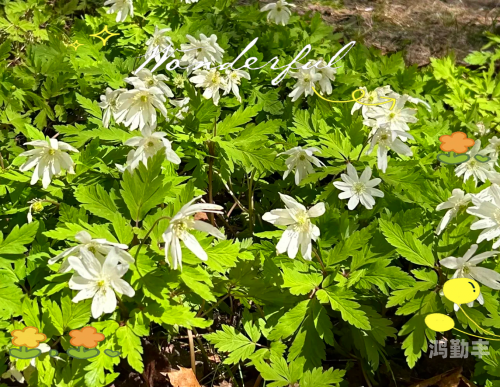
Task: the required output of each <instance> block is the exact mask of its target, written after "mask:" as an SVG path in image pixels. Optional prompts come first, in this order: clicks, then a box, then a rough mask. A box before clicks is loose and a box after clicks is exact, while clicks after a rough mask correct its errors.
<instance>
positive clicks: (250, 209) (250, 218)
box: [248, 169, 255, 236]
mask: <svg viewBox="0 0 500 387" xmlns="http://www.w3.org/2000/svg"><path fill="white" fill-rule="evenodd" d="M254 174H255V169H254V170H253V171H252V173H251V174H250V179H248V222H249V231H250V236H252V235H253V226H254V224H253V215H254V214H253V213H254V207H253V190H252V189H253V177H254Z"/></svg>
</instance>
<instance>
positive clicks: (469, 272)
mask: <svg viewBox="0 0 500 387" xmlns="http://www.w3.org/2000/svg"><path fill="white" fill-rule="evenodd" d="M477 248H478V246H477V245H476V244H474V245H472V246H471V247H470V248H469V250H467V252H466V253H465V254H464V256H463V257H461V258H455V257H448V258H444V259H442V260H441V261H439V264H440V265H441V266H444V267H446V268H448V269H452V270H456V271H455V274H453V278H470V279H473V280H475V281H477V282H479V283H481V284H483V285H485V286H488V287H489V288H491V289H496V290H499V289H500V273H497V272H496V271H494V270H491V269H486V268H485V267H478V266H477V265H478V264H479V263H481V262H483V261H484V260H485V259H487V258H490V257H493V256H494V255H496V254H498V253H499V252H498V251H486V252H484V253H481V254H478V255H476V256H474V254H475V252H476V251H477ZM480 297H481V298H482V295H480ZM478 301H479V303H482V302H484V299H483V300H479V299H478ZM481 301H482V302H481ZM457 309H458V308H457Z"/></svg>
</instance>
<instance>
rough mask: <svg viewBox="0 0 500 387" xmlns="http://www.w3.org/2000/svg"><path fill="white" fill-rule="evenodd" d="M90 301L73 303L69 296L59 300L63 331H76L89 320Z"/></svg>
mask: <svg viewBox="0 0 500 387" xmlns="http://www.w3.org/2000/svg"><path fill="white" fill-rule="evenodd" d="M91 304H92V300H85V301H80V302H78V303H76V304H75V303H74V302H72V301H71V298H70V297H69V296H67V295H66V296H64V297H62V298H61V310H62V315H63V331H64V332H66V331H67V330H72V329H78V328H81V327H83V326H85V324H87V323H88V322H89V320H90V306H91Z"/></svg>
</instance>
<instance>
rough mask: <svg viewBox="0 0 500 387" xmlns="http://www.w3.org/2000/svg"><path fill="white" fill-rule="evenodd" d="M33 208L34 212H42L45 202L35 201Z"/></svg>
mask: <svg viewBox="0 0 500 387" xmlns="http://www.w3.org/2000/svg"><path fill="white" fill-rule="evenodd" d="M32 208H33V211H34V212H41V211H42V210H43V204H42V203H40V202H36V203H33V207H32Z"/></svg>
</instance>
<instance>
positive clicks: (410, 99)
mask: <svg viewBox="0 0 500 387" xmlns="http://www.w3.org/2000/svg"><path fill="white" fill-rule="evenodd" d="M387 96H388V97H390V98H396V99H399V98H401V97H402V96H401V95H400V94H398V93H396V92H395V91H391V92H390V93H389V94H388V95H387ZM403 96H404V97H406V98H407V99H408V102H411V103H413V104H415V105H418V104H419V103H421V104H422V105H424V106H425V108H426V109H427V110H428V111H431V105H429V103H428V102H426V101H424V100H423V99H420V98H415V97H412V96H410V95H408V94H403Z"/></svg>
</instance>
